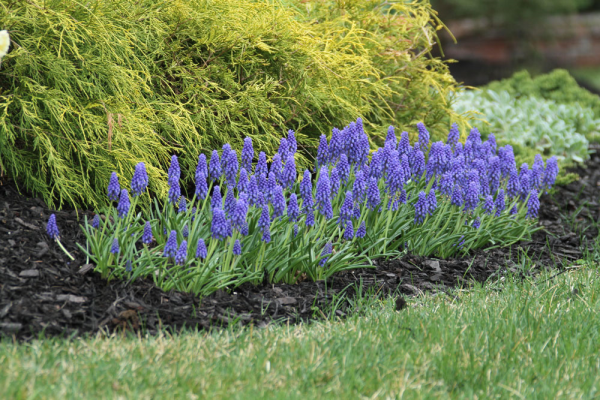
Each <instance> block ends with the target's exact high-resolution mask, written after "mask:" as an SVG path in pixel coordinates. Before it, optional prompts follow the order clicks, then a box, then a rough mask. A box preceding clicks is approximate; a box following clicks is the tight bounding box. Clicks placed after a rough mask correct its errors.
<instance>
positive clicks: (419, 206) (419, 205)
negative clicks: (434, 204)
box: [415, 191, 429, 224]
mask: <svg viewBox="0 0 600 400" xmlns="http://www.w3.org/2000/svg"><path fill="white" fill-rule="evenodd" d="M428 209H429V207H428V206H427V196H426V195H425V192H423V191H420V192H419V199H418V200H417V202H416V203H415V224H422V223H423V221H425V217H426V216H427V211H428Z"/></svg>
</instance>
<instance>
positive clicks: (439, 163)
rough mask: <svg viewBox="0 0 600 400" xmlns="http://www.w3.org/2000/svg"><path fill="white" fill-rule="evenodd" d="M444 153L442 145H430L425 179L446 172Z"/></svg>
mask: <svg viewBox="0 0 600 400" xmlns="http://www.w3.org/2000/svg"><path fill="white" fill-rule="evenodd" d="M447 163H448V160H447V159H446V152H445V151H444V143H442V142H434V143H433V144H432V145H431V151H430V152H429V160H428V161H427V167H426V170H427V179H428V180H429V179H431V177H433V176H434V175H436V174H442V173H443V172H444V171H445V170H446V164H447Z"/></svg>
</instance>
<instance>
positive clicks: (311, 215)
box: [305, 207, 315, 227]
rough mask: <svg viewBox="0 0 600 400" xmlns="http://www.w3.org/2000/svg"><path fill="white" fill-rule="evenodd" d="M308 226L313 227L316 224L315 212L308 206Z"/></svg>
mask: <svg viewBox="0 0 600 400" xmlns="http://www.w3.org/2000/svg"><path fill="white" fill-rule="evenodd" d="M305 210H306V221H305V223H306V226H308V227H311V226H314V225H315V213H314V211H313V209H312V207H311V208H306V209H305Z"/></svg>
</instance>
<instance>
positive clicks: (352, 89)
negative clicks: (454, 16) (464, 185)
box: [0, 0, 464, 207]
mask: <svg viewBox="0 0 600 400" xmlns="http://www.w3.org/2000/svg"><path fill="white" fill-rule="evenodd" d="M345 3H348V4H350V3H354V4H359V2H356V1H355V2H345ZM377 3H378V2H375V1H368V2H364V4H362V5H361V6H355V7H354V6H353V7H354V8H352V9H351V10H349V12H345V11H344V10H342V9H341V8H340V7H339V6H338V5H335V4H334V3H333V2H320V3H319V7H328V6H331V7H332V8H331V10H329V11H330V12H329V14H328V15H325V14H323V13H321V14H320V15H321V16H322V17H321V16H320V17H319V18H322V19H320V20H318V21H315V20H314V19H313V17H312V16H309V15H307V14H306V13H304V12H303V10H300V9H295V8H292V7H286V6H284V5H282V4H280V3H273V2H271V1H267V0H262V1H253V0H179V1H171V0H168V1H167V0H158V1H156V0H152V1H150V0H141V1H140V0H92V1H86V2H78V1H75V0H44V1H41V0H28V1H26V2H23V1H16V0H9V1H8V2H2V4H0V21H2V28H5V29H7V30H8V31H9V32H10V33H11V38H12V44H13V45H12V46H11V52H10V53H9V54H8V55H7V56H6V57H4V59H3V62H2V66H1V69H0V173H3V174H8V175H9V176H10V177H11V178H13V179H14V180H15V181H16V182H17V183H18V184H19V185H20V186H21V187H23V188H25V189H26V190H28V191H30V192H33V193H34V194H36V195H41V196H42V197H43V198H44V200H45V201H46V202H47V203H48V204H49V205H50V206H55V207H56V206H57V207H61V206H64V205H70V206H81V205H84V206H94V207H95V206H100V205H102V204H106V200H105V196H104V194H105V193H104V191H105V188H104V183H105V182H106V181H107V179H108V177H109V175H110V173H111V171H116V172H118V173H119V175H120V176H122V177H125V178H130V177H131V176H132V175H133V171H134V167H135V165H136V164H137V163H139V162H140V161H142V160H145V161H146V162H147V168H148V174H149V176H150V190H151V191H152V192H153V193H157V194H158V195H160V196H164V195H165V194H166V193H167V190H168V186H167V179H166V178H167V177H166V175H165V173H164V172H163V171H164V170H165V169H166V167H167V165H168V161H169V158H170V155H171V154H173V153H178V154H179V155H180V160H181V163H182V165H183V166H184V168H183V171H184V176H183V177H182V178H183V180H184V182H185V183H187V184H188V185H190V186H191V185H192V182H193V178H194V177H193V175H191V174H190V173H189V171H191V170H192V169H193V166H194V165H195V162H196V161H195V157H196V155H197V154H198V153H199V152H201V151H203V150H206V149H212V148H215V147H220V146H221V145H222V144H223V143H226V142H230V143H231V144H232V146H233V147H234V148H238V149H239V148H241V146H242V139H243V138H244V137H246V136H248V137H251V138H252V139H253V140H254V143H255V146H256V147H257V149H259V150H263V151H265V152H266V153H267V154H272V153H273V152H274V150H275V149H277V147H278V146H279V143H280V138H281V137H282V135H283V133H284V132H285V131H286V130H287V129H286V127H288V126H292V127H294V128H295V130H296V132H297V138H298V144H299V147H300V149H301V150H303V151H304V153H301V154H299V158H298V163H299V164H300V165H307V164H308V163H309V160H308V159H307V158H306V156H305V154H306V155H308V154H309V153H310V152H309V151H308V149H310V148H311V147H314V146H315V144H316V139H317V138H318V137H319V135H321V134H323V133H327V132H328V130H329V129H330V127H331V126H342V124H343V123H344V121H347V120H348V119H349V118H350V117H352V116H355V115H364V116H368V117H369V119H370V120H372V121H374V122H373V125H374V126H387V125H389V124H400V125H403V124H410V123H414V122H416V121H419V120H423V121H425V122H426V123H428V124H429V125H430V126H432V127H433V128H434V130H437V127H439V126H443V125H444V124H447V123H446V122H443V121H442V120H443V119H447V118H448V116H450V117H451V119H452V120H453V121H457V122H459V124H462V123H464V119H463V118H462V117H460V116H456V115H455V114H454V113H453V111H452V110H451V108H450V106H449V104H448V103H447V101H446V99H447V97H448V95H449V93H450V92H451V91H452V90H454V88H455V85H456V83H455V81H454V80H453V78H452V77H451V76H450V74H449V73H448V70H447V68H446V66H445V65H444V64H443V63H442V62H441V61H439V60H437V59H435V58H432V57H430V56H429V51H430V50H431V48H432V46H434V44H435V32H436V29H438V27H439V26H440V23H439V21H438V20H436V19H435V18H434V17H432V15H433V12H432V10H431V8H430V6H429V4H428V3H427V2H425V1H422V2H421V1H419V2H412V3H410V4H404V3H402V4H394V5H392V6H391V8H389V9H388V10H384V9H382V8H380V7H378V6H377ZM315 4H316V3H315ZM355 11H356V13H355ZM323 12H324V11H323ZM370 140H371V141H375V142H376V141H377V136H374V137H372V138H370Z"/></svg>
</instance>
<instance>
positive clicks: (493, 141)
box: [487, 133, 497, 154]
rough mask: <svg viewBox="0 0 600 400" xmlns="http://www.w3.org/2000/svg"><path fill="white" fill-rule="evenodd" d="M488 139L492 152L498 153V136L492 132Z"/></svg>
mask: <svg viewBox="0 0 600 400" xmlns="http://www.w3.org/2000/svg"><path fill="white" fill-rule="evenodd" d="M487 141H488V143H489V144H490V151H491V152H492V154H496V147H497V144H496V136H495V135H494V134H493V133H490V134H489V135H488V139H487Z"/></svg>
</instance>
